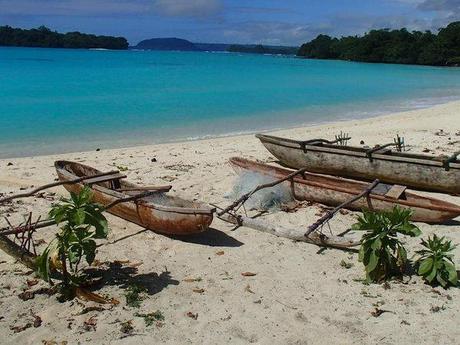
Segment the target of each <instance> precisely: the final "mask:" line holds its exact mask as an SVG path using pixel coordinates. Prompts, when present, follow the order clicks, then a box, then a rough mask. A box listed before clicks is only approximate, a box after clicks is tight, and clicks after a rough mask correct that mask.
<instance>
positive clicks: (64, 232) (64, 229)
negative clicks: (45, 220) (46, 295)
mask: <svg viewBox="0 0 460 345" xmlns="http://www.w3.org/2000/svg"><path fill="white" fill-rule="evenodd" d="M91 199H92V193H91V190H90V189H89V188H88V187H85V188H83V189H82V190H81V192H80V193H79V194H76V193H70V199H62V200H61V202H60V203H59V204H56V205H54V206H53V207H52V209H51V211H50V212H49V217H50V219H52V220H54V221H55V222H56V224H58V225H60V226H61V228H60V231H59V232H58V233H57V234H56V237H55V238H54V239H53V240H52V241H51V242H50V244H49V245H48V247H47V248H46V249H45V250H44V251H43V253H42V254H41V255H40V256H39V257H38V258H37V269H38V273H39V275H40V276H41V277H42V278H43V279H44V280H46V281H51V277H50V273H51V271H52V270H53V269H57V270H59V271H61V273H62V281H63V285H64V286H63V287H64V288H65V289H66V290H67V289H68V288H71V287H72V289H70V290H73V288H74V287H78V286H80V285H81V284H82V283H84V282H85V281H86V279H85V276H84V275H82V271H81V267H80V265H81V263H82V260H83V259H84V260H85V261H86V262H87V264H88V265H91V264H92V263H93V261H94V258H95V256H96V242H95V239H105V238H107V235H108V226H107V219H106V218H105V217H104V215H103V214H102V212H103V211H104V210H103V207H102V206H101V205H99V204H96V203H93V202H92V201H91ZM53 266H54V267H53Z"/></svg>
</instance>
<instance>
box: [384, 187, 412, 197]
mask: <svg viewBox="0 0 460 345" xmlns="http://www.w3.org/2000/svg"><path fill="white" fill-rule="evenodd" d="M406 189H407V187H406V186H400V185H398V184H395V185H393V187H391V188H390V190H389V191H388V192H387V193H386V194H385V196H386V197H388V198H391V199H399V198H400V197H401V195H403V194H404V192H405V191H406Z"/></svg>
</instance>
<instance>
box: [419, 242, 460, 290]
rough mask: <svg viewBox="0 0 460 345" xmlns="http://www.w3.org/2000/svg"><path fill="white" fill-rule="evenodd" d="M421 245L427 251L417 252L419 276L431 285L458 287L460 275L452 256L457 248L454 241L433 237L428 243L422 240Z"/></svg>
mask: <svg viewBox="0 0 460 345" xmlns="http://www.w3.org/2000/svg"><path fill="white" fill-rule="evenodd" d="M421 244H422V246H423V247H424V248H425V249H422V250H418V251H417V254H418V255H419V256H420V257H419V258H418V259H417V264H418V274H419V275H421V276H422V277H423V278H424V279H425V280H426V281H427V282H428V283H429V284H433V285H434V284H440V285H441V286H442V287H448V286H449V285H452V286H456V285H457V283H458V275H457V271H456V269H455V264H454V261H453V260H452V258H453V254H451V252H452V251H453V250H454V249H455V248H456V246H455V245H453V244H452V241H448V240H446V239H445V237H438V236H436V235H433V237H428V240H426V241H425V240H424V239H422V243H421Z"/></svg>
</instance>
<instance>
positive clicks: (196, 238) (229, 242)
mask: <svg viewBox="0 0 460 345" xmlns="http://www.w3.org/2000/svg"><path fill="white" fill-rule="evenodd" d="M167 237H169V238H171V239H174V240H179V241H182V242H187V243H194V244H200V245H203V246H210V247H241V246H242V245H243V244H244V243H243V242H240V241H238V240H237V239H235V238H233V237H231V236H229V235H227V234H226V233H225V232H223V231H220V230H217V229H214V228H209V229H208V230H207V231H205V232H202V233H200V234H195V235H188V236H167Z"/></svg>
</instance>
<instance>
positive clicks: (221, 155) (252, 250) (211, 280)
mask: <svg viewBox="0 0 460 345" xmlns="http://www.w3.org/2000/svg"><path fill="white" fill-rule="evenodd" d="M440 129H443V131H444V132H446V133H447V135H443V136H440V135H436V134H435V133H436V132H437V131H439V130H440ZM340 131H343V132H346V133H349V134H350V135H351V137H352V140H351V142H350V144H351V145H360V142H361V141H364V143H365V145H369V146H373V145H374V144H378V143H380V144H381V143H387V142H391V141H392V140H393V138H394V137H395V136H396V135H397V134H399V135H400V136H402V137H404V138H405V141H406V144H407V145H408V149H409V150H410V152H422V151H425V152H426V151H428V150H429V151H428V154H433V155H439V154H452V153H453V152H455V151H458V150H460V135H459V134H460V133H459V131H460V101H458V102H451V103H448V104H443V105H438V106H434V107H432V108H428V109H422V110H414V111H408V112H404V113H398V114H391V115H386V116H381V117H377V118H370V119H364V120H353V121H344V122H337V123H330V124H324V125H319V126H312V127H303V128H295V129H289V130H283V131H278V132H276V133H273V134H276V135H279V136H285V137H290V138H296V139H297V138H299V139H300V138H302V139H309V138H318V137H324V138H333V137H334V135H335V134H337V133H339V132H340ZM456 133H457V134H456ZM232 156H242V157H245V158H249V159H258V160H261V161H265V162H272V161H273V160H274V159H273V157H272V156H271V155H270V154H269V152H268V151H266V150H265V148H264V147H263V146H262V145H261V144H260V142H259V141H258V140H257V139H256V138H255V137H254V136H253V135H244V136H235V137H225V138H217V139H210V140H200V141H189V142H181V143H176V144H161V145H150V146H142V147H132V148H126V149H110V150H107V149H104V148H101V150H100V151H93V152H79V153H69V154H64V155H52V156H40V157H28V158H18V159H11V158H10V159H4V160H0V193H3V194H8V193H10V192H15V193H17V192H18V191H19V190H20V189H21V188H25V189H27V188H30V187H31V186H32V185H33V186H38V185H40V184H45V183H49V182H52V181H53V180H54V179H55V178H56V173H55V170H54V166H53V163H54V161H55V160H58V159H67V160H72V161H77V162H81V163H84V164H86V165H90V166H93V167H95V168H98V169H99V170H103V171H107V170H110V169H113V168H114V166H123V167H127V168H128V170H127V171H126V174H127V175H128V179H129V180H130V181H132V182H135V183H139V184H144V185H164V184H172V185H173V189H172V190H171V191H170V193H171V194H174V195H179V196H182V197H184V198H189V199H193V200H201V201H204V202H207V203H213V204H217V205H219V206H226V205H228V204H229V203H230V202H231V200H229V199H226V198H224V196H225V195H226V194H228V193H229V192H230V191H231V190H232V186H233V184H234V182H235V179H236V177H237V176H236V175H235V173H234V172H233V170H232V169H231V167H230V166H229V165H228V164H227V161H228V159H229V158H230V157H232ZM153 158H155V159H153ZM51 192H54V193H56V195H55V196H50V198H49V199H50V200H47V199H45V198H29V199H21V200H18V201H15V202H13V203H11V204H8V205H5V206H2V207H0V214H1V217H0V218H1V219H0V227H4V226H6V225H7V224H6V222H5V221H4V220H3V217H5V216H7V217H9V219H10V220H11V221H12V222H13V223H19V222H20V221H22V220H23V218H24V217H25V216H27V215H28V213H29V212H30V211H33V214H34V215H35V216H39V215H41V216H42V217H44V216H45V215H46V213H47V211H48V210H49V206H50V205H51V203H52V200H53V199H54V200H57V199H58V197H59V196H61V195H62V196H66V195H67V193H66V191H65V190H64V188H62V187H59V188H56V189H54V190H52V191H51ZM417 193H420V194H424V195H425V194H427V193H421V192H417ZM48 195H49V192H46V193H45V196H48ZM432 195H435V196H436V197H437V198H439V199H442V200H446V201H450V202H453V203H456V204H460V197H454V196H448V195H441V194H432ZM323 212H324V208H323V207H321V206H320V205H312V206H306V205H305V206H304V207H301V208H299V209H298V210H296V211H295V212H292V213H286V212H282V211H276V212H271V213H269V214H267V215H264V216H263V217H262V218H261V219H264V220H267V221H270V222H273V223H276V224H281V225H286V226H290V227H297V228H298V229H299V231H302V230H303V229H305V228H306V227H307V226H308V225H310V224H311V223H313V222H314V221H315V220H316V219H317V218H318V217H319V216H320V215H321V214H322V213H323ZM357 215H358V213H357V212H347V213H346V214H339V215H337V216H336V217H335V218H334V219H333V220H332V221H331V223H330V226H331V230H332V231H333V232H334V233H336V234H337V233H340V232H342V231H344V230H346V229H347V228H348V227H349V226H350V225H351V224H353V223H354V221H355V219H356V216H357ZM107 217H108V220H109V226H110V234H109V238H108V240H107V241H100V242H99V243H100V246H99V248H98V253H97V260H99V261H100V262H102V263H103V264H102V266H101V267H107V269H108V270H111V271H110V275H111V278H110V279H109V281H108V283H107V284H106V285H105V286H103V287H102V288H101V289H99V290H97V291H96V292H97V293H99V294H101V295H105V296H108V297H110V298H115V299H116V300H118V301H119V302H120V304H118V305H114V306H108V305H102V308H104V310H102V311H101V310H93V311H89V312H87V313H84V314H82V313H81V312H82V310H84V309H85V308H86V307H89V306H94V305H96V304H95V303H94V302H84V301H81V300H73V301H69V302H64V303H59V302H58V301H57V300H56V296H47V295H43V294H37V295H36V296H35V298H33V299H30V300H27V301H22V300H21V299H19V298H18V294H19V293H21V292H22V291H23V290H36V289H38V288H39V287H46V286H47V284H46V283H44V282H41V281H40V282H38V284H37V285H34V286H31V287H28V284H27V282H28V281H29V284H30V281H32V280H33V279H34V274H33V273H30V272H29V270H28V269H27V268H26V267H24V266H22V265H21V264H19V263H17V262H15V260H14V259H13V258H11V257H10V256H8V255H6V254H4V253H3V252H2V251H0V274H1V277H2V278H1V281H0V310H1V311H2V312H1V314H0V338H1V339H2V340H1V341H0V342H1V343H2V344H41V343H42V342H43V343H46V344H55V343H57V344H63V343H64V342H67V344H77V343H80V344H155V343H164V344H248V343H253V344H331V343H336V344H376V343H378V344H382V345H383V344H419V345H421V344H458V343H459V339H460V329H459V327H458V323H459V321H460V316H459V312H460V290H459V289H458V288H451V289H448V290H444V289H442V288H439V287H438V288H435V289H433V288H432V287H430V286H429V285H426V284H424V283H423V281H422V280H421V279H420V277H417V276H415V275H414V276H412V277H405V279H404V280H403V281H402V282H398V281H392V282H390V283H389V284H385V285H378V284H372V285H364V284H363V283H362V281H360V279H362V278H363V277H364V271H363V266H362V264H361V263H358V258H357V254H355V253H348V252H344V251H340V250H332V249H328V250H320V248H319V247H317V246H314V245H310V244H306V243H301V242H293V241H291V240H288V239H284V238H277V237H274V236H271V235H268V234H264V233H260V232H256V231H254V230H251V229H248V228H244V227H240V228H238V229H236V230H234V231H233V227H232V226H231V225H229V224H226V223H224V222H223V221H220V220H219V219H215V220H214V222H213V224H212V229H211V230H209V231H208V232H206V233H203V234H201V235H197V236H193V237H190V238H182V239H176V238H170V237H167V236H163V235H160V234H156V233H154V232H151V231H145V230H144V229H142V228H141V227H139V226H137V225H134V224H132V223H129V222H126V221H124V220H122V219H119V218H117V217H114V216H111V215H108V216H107ZM418 225H419V226H420V228H421V230H422V231H423V237H427V236H428V235H429V234H433V233H437V234H439V235H443V236H446V237H447V238H449V239H451V240H453V241H454V242H455V243H459V244H460V219H457V221H453V222H451V223H450V224H445V225H427V224H422V223H420V224H418ZM55 231H56V228H55V227H51V228H49V229H46V230H41V231H38V232H37V234H36V238H35V240H36V241H39V240H44V241H40V242H41V244H40V245H39V246H38V249H39V250H43V248H45V246H46V243H48V242H49V241H50V239H51V238H52V234H53V232H55ZM404 241H405V242H406V244H407V248H408V250H409V251H410V254H413V253H414V248H416V247H418V244H419V242H420V238H404ZM455 255H456V264H457V268H459V267H460V247H458V248H457V249H456V250H455ZM342 261H344V262H346V263H351V264H352V267H350V268H345V267H343V266H344V265H341V262H342ZM104 263H105V264H104ZM242 272H252V273H255V275H253V276H243V275H242V274H241V273H242ZM191 279H195V281H193V282H190V280H191ZM187 280H188V281H187ZM134 283H140V284H142V285H144V286H145V287H146V288H147V293H146V298H145V299H144V300H143V301H142V305H141V306H140V308H138V309H137V308H132V307H128V306H126V302H125V297H124V294H125V291H126V288H127V286H129V285H130V284H134ZM376 307H378V308H380V309H381V310H384V311H385V312H384V313H383V314H381V315H380V316H378V317H375V316H373V315H372V312H373V311H375V309H376ZM157 310H158V311H161V313H162V314H163V316H164V321H159V322H156V323H154V324H153V325H151V326H146V325H145V322H144V320H143V318H141V317H138V316H135V314H136V313H151V312H154V311H157ZM32 314H35V315H38V316H39V317H40V318H41V320H42V323H41V325H39V326H38V327H34V326H33V325H32V326H31V327H29V328H26V329H24V330H21V329H20V328H21V327H22V326H24V325H26V324H27V323H32V324H33V321H34V317H33V316H32ZM191 316H193V317H191ZM88 320H90V321H89V322H88ZM130 320H132V323H131V324H132V326H133V327H134V329H133V332H132V334H130V335H127V334H125V333H123V332H122V330H121V329H122V324H123V323H124V322H127V321H130ZM85 322H86V324H85ZM88 324H89V326H88ZM14 327H19V328H16V330H19V331H18V332H16V331H15V328H14ZM53 341H55V343H53Z"/></svg>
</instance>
